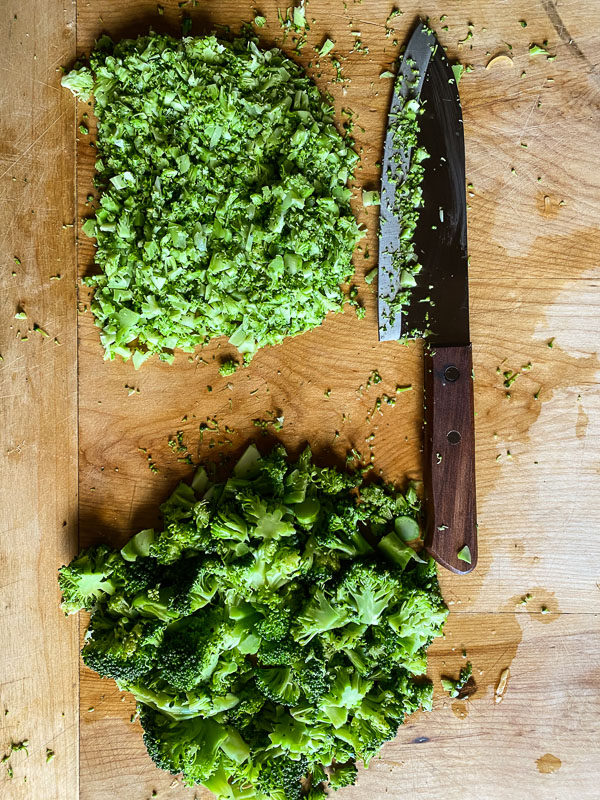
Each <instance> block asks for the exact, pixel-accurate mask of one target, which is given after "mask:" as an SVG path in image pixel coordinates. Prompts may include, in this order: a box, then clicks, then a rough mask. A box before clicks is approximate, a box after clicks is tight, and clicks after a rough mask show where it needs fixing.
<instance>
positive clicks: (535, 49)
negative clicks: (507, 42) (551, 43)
mask: <svg viewBox="0 0 600 800" xmlns="http://www.w3.org/2000/svg"><path fill="white" fill-rule="evenodd" d="M544 44H547V42H544ZM529 55H530V56H549V55H550V53H549V52H548V51H547V50H546V48H545V47H542V46H541V45H539V44H530V45H529Z"/></svg>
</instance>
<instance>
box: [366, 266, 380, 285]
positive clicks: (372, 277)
mask: <svg viewBox="0 0 600 800" xmlns="http://www.w3.org/2000/svg"><path fill="white" fill-rule="evenodd" d="M376 277H377V267H374V268H373V269H372V270H370V271H369V272H367V274H366V275H365V283H367V284H369V285H370V284H372V283H373V281H374V280H375V278H376Z"/></svg>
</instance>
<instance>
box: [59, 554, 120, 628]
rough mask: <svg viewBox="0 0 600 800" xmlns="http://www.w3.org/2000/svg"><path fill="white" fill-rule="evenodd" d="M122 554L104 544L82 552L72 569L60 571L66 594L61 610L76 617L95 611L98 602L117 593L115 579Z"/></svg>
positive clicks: (60, 582) (69, 567)
mask: <svg viewBox="0 0 600 800" xmlns="http://www.w3.org/2000/svg"><path fill="white" fill-rule="evenodd" d="M118 563H119V554H118V553H117V552H116V551H115V550H113V549H112V548H111V547H107V546H106V545H104V544H99V545H96V546H95V547H88V548H87V549H85V550H82V551H81V553H80V554H79V555H78V556H77V558H75V559H73V561H71V563H70V564H69V565H68V566H63V567H61V568H60V569H59V571H58V584H59V586H60V590H61V592H62V603H61V608H62V610H63V611H64V612H65V614H76V613H77V612H78V611H82V610H83V609H85V610H86V611H93V609H94V608H95V607H96V605H97V603H98V602H99V601H101V600H105V599H106V598H107V597H109V596H110V595H111V594H113V592H115V591H116V588H117V581H116V580H115V579H114V578H113V573H114V570H115V566H116V565H118Z"/></svg>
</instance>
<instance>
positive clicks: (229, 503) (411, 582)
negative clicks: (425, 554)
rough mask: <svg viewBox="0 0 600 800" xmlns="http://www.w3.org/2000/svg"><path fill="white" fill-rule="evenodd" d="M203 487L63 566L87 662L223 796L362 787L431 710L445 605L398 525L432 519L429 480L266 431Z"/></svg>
mask: <svg viewBox="0 0 600 800" xmlns="http://www.w3.org/2000/svg"><path fill="white" fill-rule="evenodd" d="M192 486H193V487H194V488H192ZM192 486H189V485H188V484H185V483H180V484H179V486H178V487H177V489H176V490H175V492H174V493H173V494H172V496H171V497H170V498H169V499H168V500H167V501H166V502H165V503H163V504H162V506H161V507H160V508H161V511H162V514H163V519H164V527H163V530H162V531H160V532H159V531H155V530H152V529H147V530H144V531H140V532H139V533H138V534H136V535H135V536H134V537H133V538H132V539H131V540H130V541H129V543H128V544H126V545H125V547H124V548H123V549H122V550H121V551H119V550H113V549H111V548H110V547H107V546H106V545H97V546H95V547H91V548H88V549H86V550H84V551H83V552H82V553H81V554H80V555H79V556H78V557H77V558H76V559H75V560H74V561H72V562H71V564H69V565H68V566H64V567H62V568H61V570H60V572H59V584H60V588H61V590H62V596H63V602H62V607H63V610H64V611H65V612H66V613H75V612H77V611H78V610H81V609H86V610H87V611H90V612H91V619H90V623H89V628H88V631H87V634H86V637H85V643H84V646H83V649H82V657H83V660H84V662H85V663H86V664H87V665H88V666H89V667H91V668H92V669H94V670H96V672H98V674H99V675H101V676H103V677H107V678H114V680H115V681H116V682H117V685H118V687H119V689H121V690H123V691H129V692H131V693H132V694H133V696H134V697H135V698H136V700H137V703H138V705H137V710H138V713H139V718H140V722H141V724H142V727H143V729H144V742H145V745H146V748H147V750H148V753H149V754H150V756H151V758H152V759H153V760H154V762H155V763H156V765H157V766H158V767H160V768H161V769H164V770H167V771H169V772H171V773H173V774H178V773H181V774H182V776H183V780H184V782H185V783H186V784H188V785H190V786H191V785H194V784H203V785H204V786H206V787H208V789H210V790H211V791H212V792H214V793H215V794H216V796H217V798H219V800H225V798H228V799H231V798H240V799H241V798H248V800H249V799H250V798H253V800H273V798H276V799H277V800H300V798H301V797H303V796H305V795H304V794H303V793H302V785H303V784H302V781H303V780H304V779H310V780H311V782H312V786H313V789H312V790H311V792H312V794H311V795H310V797H314V798H316V797H322V796H325V786H326V784H328V787H329V789H333V790H335V789H338V788H341V787H343V786H348V785H351V784H353V783H354V782H355V779H356V762H357V761H359V760H362V761H363V762H364V763H365V764H366V765H368V763H369V761H370V760H371V759H372V758H373V757H374V756H375V755H377V754H378V753H379V751H380V749H381V747H382V745H383V744H384V743H385V742H386V741H388V740H390V739H393V738H394V737H395V735H396V732H397V729H398V726H399V725H401V724H402V723H403V721H404V719H405V717H406V716H407V715H409V714H411V713H412V712H413V711H416V710H417V709H418V708H423V709H426V710H430V709H431V704H432V691H433V689H432V686H431V683H429V682H426V681H423V679H422V678H419V677H418V676H422V675H423V674H424V673H425V671H426V667H427V647H428V646H429V644H430V643H431V641H432V640H433V638H434V637H435V636H439V635H440V634H441V632H442V627H443V625H444V622H445V619H446V616H447V613H448V611H447V609H446V606H445V605H444V602H443V600H442V597H441V594H440V590H439V586H438V581H437V574H436V568H435V565H434V562H433V561H432V560H431V559H428V560H424V559H422V558H421V557H420V556H419V555H418V554H417V553H416V551H415V550H413V549H412V548H411V547H409V546H408V545H407V544H405V543H404V542H403V541H402V539H401V538H400V536H398V534H397V529H398V525H396V524H395V523H396V521H397V520H401V528H402V530H404V528H406V526H407V524H408V523H407V520H409V519H411V520H413V521H414V525H415V528H417V527H418V523H419V520H420V517H421V511H420V505H419V501H418V499H417V496H416V492H415V491H414V489H412V488H411V489H409V491H407V493H406V494H402V493H400V492H397V491H396V490H394V489H393V487H391V486H390V485H389V484H376V483H371V484H369V485H364V484H363V479H362V476H361V475H360V474H346V473H342V472H340V471H338V470H336V469H332V468H328V467H319V466H317V465H316V464H314V462H313V459H312V454H311V451H310V449H309V448H307V449H306V450H305V451H304V452H303V453H302V454H301V456H300V457H299V459H298V461H297V462H290V461H289V460H288V459H287V454H286V451H285V450H284V449H283V447H281V446H277V447H276V448H275V449H274V450H272V452H270V453H269V454H268V455H265V456H261V455H260V453H259V452H258V450H257V448H256V447H255V446H254V445H251V446H250V447H249V448H248V450H247V451H246V453H245V454H244V455H243V456H242V458H241V459H240V461H239V462H238V464H237V465H236V467H235V468H234V470H233V472H232V474H231V476H230V477H229V478H228V479H227V480H225V481H223V482H221V483H214V482H212V481H211V480H209V478H208V473H207V472H206V471H205V470H204V469H202V468H201V469H199V470H198V473H197V475H196V478H195V479H194V481H193V483H192ZM382 542H385V546H380V543H382Z"/></svg>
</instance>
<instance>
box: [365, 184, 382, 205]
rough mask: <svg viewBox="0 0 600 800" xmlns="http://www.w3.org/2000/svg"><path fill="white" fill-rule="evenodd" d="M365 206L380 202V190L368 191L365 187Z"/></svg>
mask: <svg viewBox="0 0 600 800" xmlns="http://www.w3.org/2000/svg"><path fill="white" fill-rule="evenodd" d="M362 202H363V206H365V208H367V207H368V206H378V205H379V204H380V202H381V201H380V198H379V192H378V191H377V190H372V191H368V190H366V189H363V193H362Z"/></svg>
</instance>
